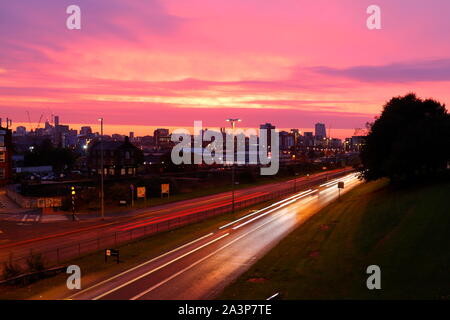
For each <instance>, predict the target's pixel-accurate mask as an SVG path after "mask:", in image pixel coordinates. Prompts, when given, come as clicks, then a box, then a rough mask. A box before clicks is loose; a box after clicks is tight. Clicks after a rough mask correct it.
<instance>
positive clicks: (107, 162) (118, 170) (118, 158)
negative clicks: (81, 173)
mask: <svg viewBox="0 0 450 320" xmlns="http://www.w3.org/2000/svg"><path fill="white" fill-rule="evenodd" d="M102 150H103V168H104V174H105V176H110V177H120V176H134V175H135V174H136V169H137V167H138V166H139V165H141V164H142V162H143V155H142V151H141V150H140V149H139V148H138V147H136V146H135V145H134V144H132V143H131V142H130V140H129V138H128V137H125V140H124V141H103V142H101V141H98V140H97V141H95V142H92V143H90V144H89V147H88V157H87V165H88V168H89V172H91V173H95V174H101V154H102Z"/></svg>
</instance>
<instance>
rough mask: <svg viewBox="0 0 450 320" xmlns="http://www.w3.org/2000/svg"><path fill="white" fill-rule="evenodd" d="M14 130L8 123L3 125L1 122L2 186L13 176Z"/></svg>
mask: <svg viewBox="0 0 450 320" xmlns="http://www.w3.org/2000/svg"><path fill="white" fill-rule="evenodd" d="M12 151H13V144H12V130H11V129H9V127H8V124H7V125H6V127H2V124H1V122H0V186H4V185H5V184H7V183H9V182H10V181H11V177H12Z"/></svg>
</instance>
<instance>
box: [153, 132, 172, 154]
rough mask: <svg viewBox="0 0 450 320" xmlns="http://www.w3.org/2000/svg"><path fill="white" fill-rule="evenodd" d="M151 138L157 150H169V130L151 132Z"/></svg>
mask: <svg viewBox="0 0 450 320" xmlns="http://www.w3.org/2000/svg"><path fill="white" fill-rule="evenodd" d="M153 136H154V139H155V145H156V147H157V148H159V149H164V148H169V147H170V143H171V141H170V134H169V129H156V130H155V131H154V132H153Z"/></svg>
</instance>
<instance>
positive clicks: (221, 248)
mask: <svg viewBox="0 0 450 320" xmlns="http://www.w3.org/2000/svg"><path fill="white" fill-rule="evenodd" d="M278 218H279V216H275V217H274V218H272V219H270V220H269V221H267V222H264V223H263V224H261V225H259V226H258V227H256V228H253V229H252V230H250V231H248V232H246V233H244V234H243V235H241V236H239V237H237V238H236V239H234V240H232V241H231V242H229V243H227V244H225V245H223V246H222V247H220V248H219V249H217V250H215V251H214V252H212V253H210V254H208V255H207V256H205V257H203V258H201V259H200V260H197V261H196V262H194V263H193V264H191V265H189V266H188V267H186V268H184V269H182V270H180V271H178V272H177V273H175V274H173V275H171V276H170V277H168V278H166V279H164V280H163V281H161V282H159V283H157V284H155V285H154V286H152V287H150V288H149V289H147V290H145V291H143V292H141V293H139V294H137V295H135V296H134V297H132V298H131V299H130V300H136V299H139V298H141V297H142V296H144V295H146V294H147V293H149V292H151V291H153V290H155V289H156V288H158V287H160V286H162V285H163V284H165V283H167V282H169V281H170V280H172V279H174V278H176V277H177V276H179V275H180V274H182V273H184V272H186V271H188V270H189V269H191V268H193V267H195V266H196V265H198V264H199V263H202V262H203V261H205V260H206V259H208V258H210V257H212V256H213V255H215V254H216V253H218V252H220V251H221V250H223V249H225V248H227V247H229V246H231V245H232V244H233V243H235V242H237V241H239V240H241V239H242V238H244V237H246V236H248V235H249V234H250V233H253V232H255V231H256V230H258V229H260V228H262V227H264V226H265V225H266V224H269V223H271V222H272V221H274V220H276V219H278Z"/></svg>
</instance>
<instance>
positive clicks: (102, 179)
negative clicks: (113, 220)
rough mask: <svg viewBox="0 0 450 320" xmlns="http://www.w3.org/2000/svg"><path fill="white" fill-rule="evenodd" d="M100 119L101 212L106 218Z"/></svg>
mask: <svg viewBox="0 0 450 320" xmlns="http://www.w3.org/2000/svg"><path fill="white" fill-rule="evenodd" d="M98 121H100V162H101V163H100V170H101V171H102V172H101V176H100V189H101V191H100V201H101V203H100V205H101V214H102V220H104V219H105V189H104V187H105V185H104V178H105V177H104V175H105V170H104V165H103V118H99V119H98Z"/></svg>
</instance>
